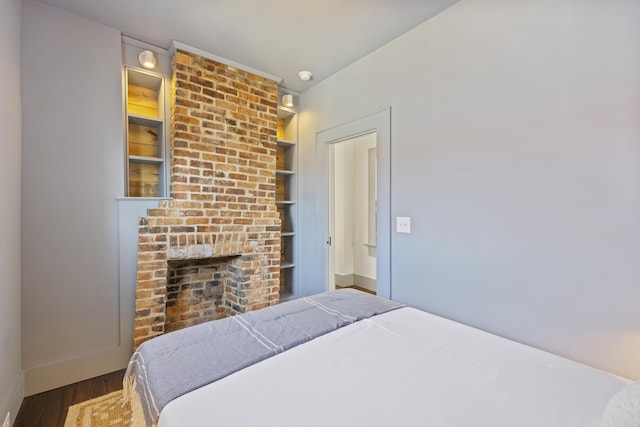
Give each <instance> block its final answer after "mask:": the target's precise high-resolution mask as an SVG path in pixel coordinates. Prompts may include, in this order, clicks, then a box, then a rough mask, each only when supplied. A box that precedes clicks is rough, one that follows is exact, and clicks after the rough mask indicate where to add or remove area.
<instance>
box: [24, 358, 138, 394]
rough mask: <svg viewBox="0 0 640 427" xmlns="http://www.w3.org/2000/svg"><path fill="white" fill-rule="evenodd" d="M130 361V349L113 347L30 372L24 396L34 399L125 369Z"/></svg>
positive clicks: (39, 367)
mask: <svg viewBox="0 0 640 427" xmlns="http://www.w3.org/2000/svg"><path fill="white" fill-rule="evenodd" d="M129 347H130V346H129ZM130 357H131V349H130V348H124V347H110V348H107V349H105V350H103V351H100V352H97V353H92V354H89V355H84V356H79V357H75V358H72V359H67V360H63V361H58V362H54V363H49V364H46V365H40V366H35V367H30V368H27V369H25V381H24V384H25V387H24V392H25V393H24V395H25V396H31V395H33V394H37V393H41V392H43V391H47V390H52V389H54V388H58V387H62V386H65V385H68V384H73V383H76V382H78V381H83V380H86V379H89V378H93V377H97V376H99V375H104V374H107V373H109V372H113V371H117V370H120V369H124V368H126V367H127V364H128V362H129V358H130Z"/></svg>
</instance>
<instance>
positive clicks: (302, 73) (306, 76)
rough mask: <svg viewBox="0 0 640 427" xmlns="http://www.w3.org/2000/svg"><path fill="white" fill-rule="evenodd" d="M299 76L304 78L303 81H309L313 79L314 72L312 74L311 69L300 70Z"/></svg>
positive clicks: (301, 78)
mask: <svg viewBox="0 0 640 427" xmlns="http://www.w3.org/2000/svg"><path fill="white" fill-rule="evenodd" d="M298 76H299V77H300V80H302V81H303V82H307V81H309V80H311V78H312V77H313V74H311V71H300V72H299V73H298Z"/></svg>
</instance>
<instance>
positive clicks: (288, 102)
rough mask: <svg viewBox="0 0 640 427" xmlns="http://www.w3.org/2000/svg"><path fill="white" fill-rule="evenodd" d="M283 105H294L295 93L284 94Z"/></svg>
mask: <svg viewBox="0 0 640 427" xmlns="http://www.w3.org/2000/svg"><path fill="white" fill-rule="evenodd" d="M281 100H282V105H283V106H284V107H293V95H290V94H286V95H282V99H281Z"/></svg>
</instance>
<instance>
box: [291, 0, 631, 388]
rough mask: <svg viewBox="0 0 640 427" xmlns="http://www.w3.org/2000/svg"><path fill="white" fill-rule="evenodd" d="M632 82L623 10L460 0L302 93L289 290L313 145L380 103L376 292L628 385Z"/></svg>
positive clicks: (312, 288)
mask: <svg viewBox="0 0 640 427" xmlns="http://www.w3.org/2000/svg"><path fill="white" fill-rule="evenodd" d="M639 76H640V3H639V2H638V1H630V0H609V1H601V0H586V1H585V0H567V1H563V2H557V1H551V0H543V1H541V0H518V1H510V2H507V1H503V0H476V1H470V0H469V1H467V0H462V1H461V2H459V3H457V4H456V5H454V6H452V7H450V8H449V9H447V10H445V11H444V12H443V13H441V14H440V15H438V16H436V17H435V18H433V19H431V20H430V21H427V22H426V23H424V24H422V25H420V26H418V27H416V28H415V29H414V30H412V31H410V32H409V33H407V34H405V35H403V36H401V37H400V38H398V39H396V40H395V41H393V42H392V43H390V44H388V45H387V46H385V47H383V48H381V49H379V50H377V51H375V52H373V53H372V54H370V55H368V56H367V57H365V58H363V59H362V60H360V61H358V62H357V63H355V64H353V65H352V66H350V67H348V68H346V69H344V70H342V71H340V72H339V73H337V74H336V75H334V76H332V77H331V78H329V79H327V80H325V81H324V82H321V83H320V84H318V85H317V86H315V87H314V88H312V89H310V90H308V91H306V92H304V93H303V94H302V96H301V113H300V116H299V117H300V131H301V143H300V148H301V150H300V156H301V157H300V163H299V165H300V167H299V171H300V185H301V189H300V195H301V198H300V199H301V200H300V217H299V218H300V221H301V224H300V227H299V229H300V230H301V231H302V232H301V235H300V239H301V242H300V247H301V254H300V255H301V256H300V283H301V289H302V290H303V293H305V294H308V293H313V292H318V291H321V290H323V289H324V283H322V280H321V279H320V278H322V277H323V274H322V272H321V271H320V269H322V265H323V263H324V261H325V260H324V250H323V238H324V236H322V235H321V232H320V231H319V229H318V227H317V222H316V220H315V215H316V212H321V211H322V210H323V209H325V207H324V206H319V204H321V203H320V202H318V201H317V200H321V197H318V195H317V194H316V190H315V189H316V188H317V182H318V179H319V177H320V176H322V175H323V174H324V173H325V171H324V169H322V165H321V164H320V163H321V162H320V161H318V160H317V157H316V153H317V150H316V133H317V132H320V131H323V130H325V129H328V128H331V127H334V126H338V125H340V124H343V123H346V122H349V121H351V120H353V119H356V118H358V117H362V116H365V115H366V114H369V113H371V112H375V111H379V110H381V109H383V108H386V107H389V106H390V107H391V111H392V125H391V128H392V137H391V147H392V152H391V158H392V165H391V188H392V203H391V217H392V219H395V217H396V216H409V217H411V218H412V233H411V234H398V233H395V232H393V233H392V239H391V252H392V262H391V274H392V276H391V277H392V283H391V285H392V289H391V293H392V297H393V298H394V299H396V300H399V301H402V302H405V303H408V304H410V305H413V306H416V307H419V308H422V309H425V310H428V311H431V312H434V313H436V314H440V315H443V316H446V317H449V318H453V319H456V320H459V321H461V322H463V323H467V324H471V325H474V326H476V327H479V328H482V329H485V330H489V331H492V332H494V333H498V334H500V335H503V336H506V337H509V338H513V339H515V340H517V341H521V342H524V343H527V344H531V345H534V346H536V347H540V348H543V349H546V350H550V351H552V352H555V353H558V354H561V355H564V356H568V357H570V358H573V359H575V360H578V361H581V362H585V363H587V364H589V365H592V366H596V367H599V368H603V369H606V370H609V371H612V372H615V373H617V374H621V375H624V376H628V377H631V378H638V377H640V365H638V363H637V361H638V359H639V358H640V344H639V343H640V310H638V307H637V305H638V304H637V302H638V301H639V300H640V286H638V284H639V283H640V263H639V262H638V260H639V259H640V196H639V194H640V193H639V192H638V183H639V182H640V120H638V117H640V77H639ZM303 284H304V286H302V285H303Z"/></svg>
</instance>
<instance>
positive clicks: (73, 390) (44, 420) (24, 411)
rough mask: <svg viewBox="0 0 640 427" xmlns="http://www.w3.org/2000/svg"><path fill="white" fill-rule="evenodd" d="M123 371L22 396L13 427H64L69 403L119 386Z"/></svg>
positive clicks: (119, 388) (109, 391)
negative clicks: (22, 399) (23, 397)
mask: <svg viewBox="0 0 640 427" xmlns="http://www.w3.org/2000/svg"><path fill="white" fill-rule="evenodd" d="M123 376H124V370H122V371H116V372H112V373H110V374H105V375H102V376H100V377H96V378H91V379H88V380H85V381H81V382H79V383H75V384H71V385H68V386H65V387H60V388H56V389H54V390H50V391H45V392H44V393H40V394H34V395H33V396H29V397H25V399H24V401H23V402H22V406H20V411H18V416H17V418H16V421H15V423H14V424H13V426H14V427H64V420H65V418H66V416H67V409H69V406H71V405H75V404H76V403H80V402H84V401H85V400H89V399H93V398H96V397H98V396H102V395H104V394H108V393H111V392H114V391H116V390H121V389H122V378H123Z"/></svg>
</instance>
